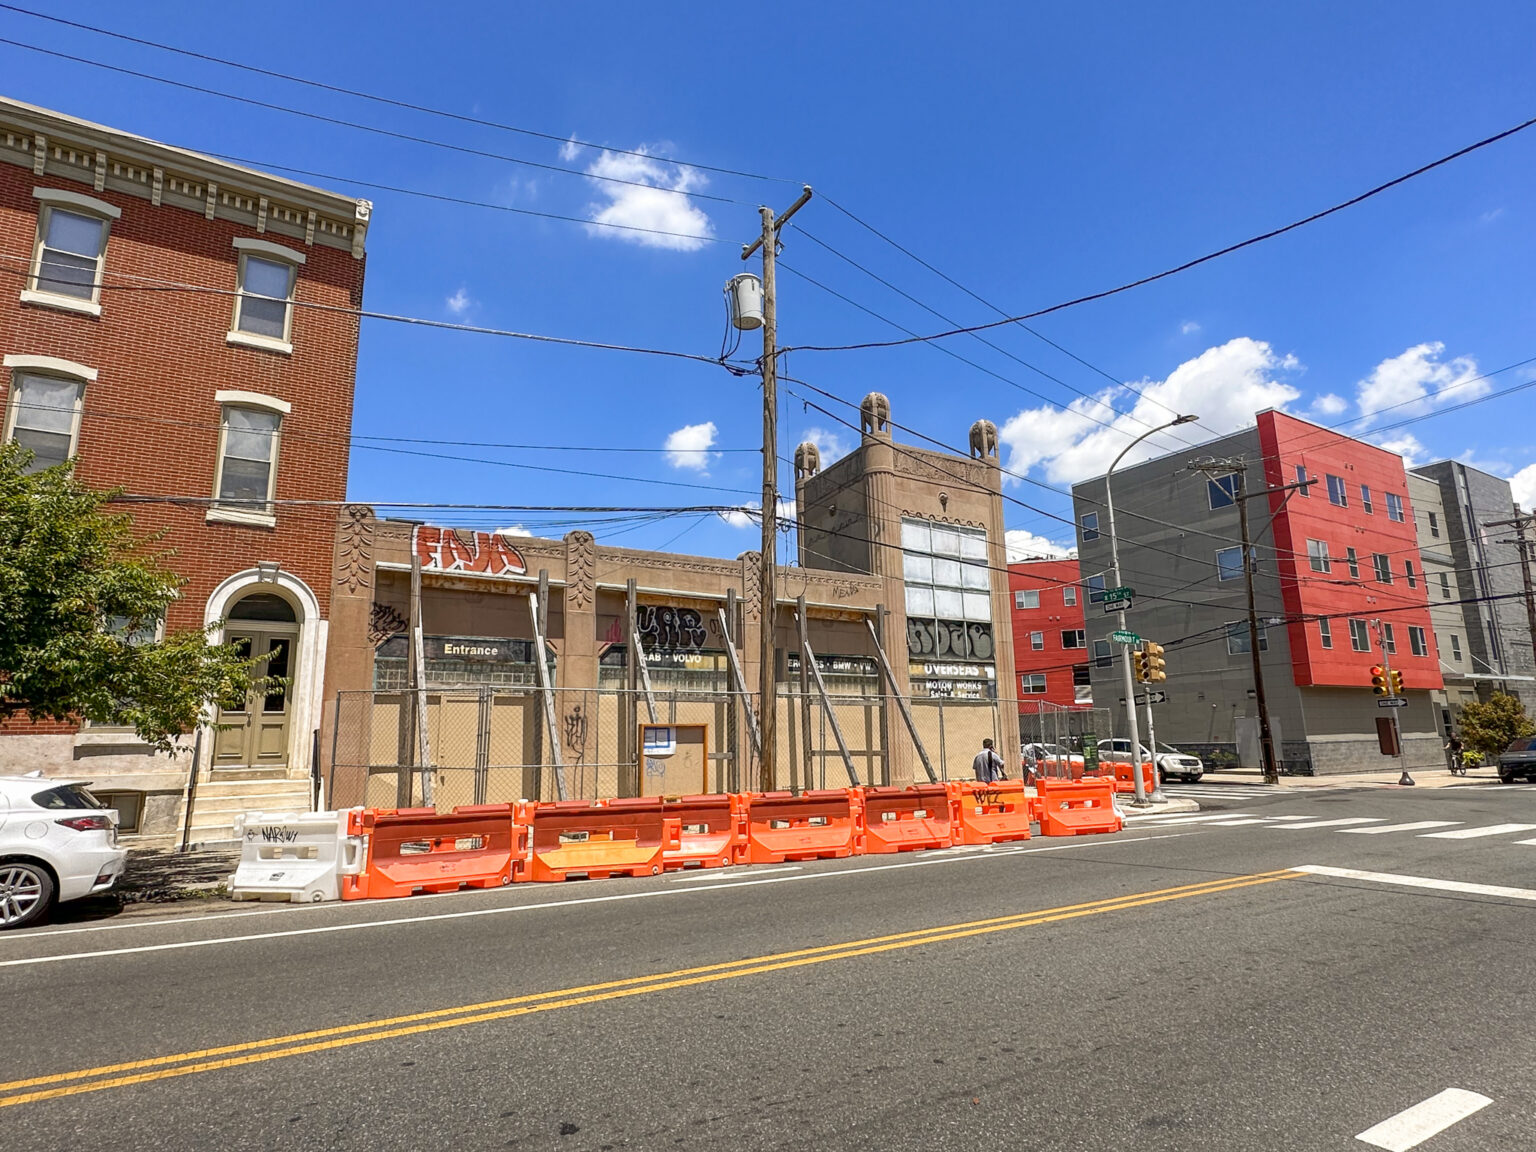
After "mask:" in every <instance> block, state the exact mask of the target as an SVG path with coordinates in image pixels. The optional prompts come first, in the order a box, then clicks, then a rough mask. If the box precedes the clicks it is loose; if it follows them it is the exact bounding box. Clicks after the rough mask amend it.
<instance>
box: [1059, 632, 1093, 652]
mask: <svg viewBox="0 0 1536 1152" xmlns="http://www.w3.org/2000/svg"><path fill="white" fill-rule="evenodd" d="M1061 646H1062V647H1063V648H1086V647H1088V633H1087V632H1086V631H1084V630H1083V629H1081V628H1063V629H1062V630H1061Z"/></svg>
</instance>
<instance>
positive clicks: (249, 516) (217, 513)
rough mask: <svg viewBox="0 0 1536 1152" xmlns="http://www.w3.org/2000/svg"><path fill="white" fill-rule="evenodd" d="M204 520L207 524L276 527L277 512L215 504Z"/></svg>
mask: <svg viewBox="0 0 1536 1152" xmlns="http://www.w3.org/2000/svg"><path fill="white" fill-rule="evenodd" d="M203 522H204V523H205V524H244V525H247V526H248V527H251V528H276V527H277V514H276V513H275V512H253V511H250V510H248V509H245V508H220V507H218V506H217V505H215V506H214V507H212V508H210V509H208V514H207V515H206V516H204V517H203Z"/></svg>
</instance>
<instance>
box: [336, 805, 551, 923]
mask: <svg viewBox="0 0 1536 1152" xmlns="http://www.w3.org/2000/svg"><path fill="white" fill-rule="evenodd" d="M349 824H352V825H355V832H358V833H361V834H362V835H364V836H366V837H367V838H368V860H367V864H366V866H365V867H364V869H363V871H362V872H361V873H360V874H359V875H356V876H343V877H341V878H340V879H341V898H342V899H343V900H367V899H379V898H382V897H390V896H410V895H413V894H415V893H417V892H453V891H456V890H458V889H460V888H498V887H500V886H501V885H503V884H510V883H512V882H513V881H514V880H520V879H522V878H523V875H522V872H523V868H524V866H525V865H526V862H527V860H526V858H527V848H528V830H527V829H526V828H524V827H523V826H522V825H521V824H519V823H518V821H517V813H516V809H515V808H514V806H513V805H511V804H481V805H470V806H467V807H461V808H455V809H454V810H453V811H452V812H447V813H443V814H439V813H438V812H437V810H436V809H434V808H399V809H396V808H379V809H372V808H370V809H364V810H363V811H362V812H361V813H359V814H358V815H357V817H356V818H355V820H354V821H349ZM352 830H353V829H352V828H350V827H349V831H352Z"/></svg>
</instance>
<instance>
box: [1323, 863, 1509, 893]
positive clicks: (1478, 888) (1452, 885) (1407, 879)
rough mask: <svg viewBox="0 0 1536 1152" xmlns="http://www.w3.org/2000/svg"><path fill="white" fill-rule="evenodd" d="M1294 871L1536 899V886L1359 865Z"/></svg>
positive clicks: (1442, 890) (1374, 881)
mask: <svg viewBox="0 0 1536 1152" xmlns="http://www.w3.org/2000/svg"><path fill="white" fill-rule="evenodd" d="M1292 871H1293V872H1306V873H1308V874H1309V875H1312V876H1333V877H1336V878H1337V879H1339V880H1366V881H1369V882H1371V883H1373V884H1397V885H1401V886H1402V887H1404V888H1432V889H1435V890H1436V891H1440V892H1462V893H1465V894H1467V895H1469V896H1503V897H1505V898H1506V899H1509V900H1532V901H1536V888H1506V887H1504V886H1503V885H1501V884H1469V883H1467V882H1466V881H1465V880H1437V879H1435V878H1434V877H1433V876H1404V875H1400V874H1398V873H1396V872H1362V871H1360V870H1359V869H1357V868H1333V867H1330V866H1328V865H1326V864H1301V865H1298V866H1297V867H1295V868H1293V869H1292Z"/></svg>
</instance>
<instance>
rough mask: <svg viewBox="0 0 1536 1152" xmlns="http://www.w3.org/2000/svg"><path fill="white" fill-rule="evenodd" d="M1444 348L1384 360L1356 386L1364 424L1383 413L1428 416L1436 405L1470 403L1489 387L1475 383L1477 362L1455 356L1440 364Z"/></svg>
mask: <svg viewBox="0 0 1536 1152" xmlns="http://www.w3.org/2000/svg"><path fill="white" fill-rule="evenodd" d="M1444 351H1445V345H1444V344H1442V343H1440V342H1439V341H1438V340H1437V341H1433V342H1429V343H1424V344H1415V345H1414V346H1413V347H1412V348H1409V349H1408V350H1407V351H1405V352H1402V353H1400V354H1399V355H1396V356H1392V357H1390V358H1388V359H1386V360H1383V361H1382V362H1381V363H1380V364H1378V365H1376V367H1375V368H1374V369H1372V370H1371V374H1370V375H1369V376H1367V377H1366V378H1365V379H1364V380H1362V381H1360V383H1359V384H1358V385H1356V391H1355V400H1356V402H1357V403H1358V404H1359V405H1360V415H1361V416H1362V417H1364V418H1365V419H1366V420H1367V421H1369V420H1370V419H1371V418H1373V417H1375V416H1376V415H1377V414H1378V413H1380V412H1382V411H1383V410H1385V409H1389V408H1390V409H1391V411H1392V415H1393V417H1394V418H1395V417H1400V416H1413V415H1417V414H1419V413H1422V412H1428V411H1429V410H1430V409H1432V408H1434V407H1435V406H1436V405H1437V404H1441V403H1449V402H1451V401H1453V400H1454V401H1456V402H1460V401H1463V400H1471V399H1473V398H1474V397H1476V396H1481V395H1483V394H1484V393H1485V392H1487V391H1488V389H1489V388H1490V387H1491V385H1490V384H1489V383H1488V381H1486V380H1478V379H1477V361H1476V360H1474V359H1473V358H1472V357H1471V356H1457V357H1456V358H1455V359H1454V360H1447V361H1445V362H1444V363H1442V362H1441V361H1440V354H1441V353H1442V352H1444Z"/></svg>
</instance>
